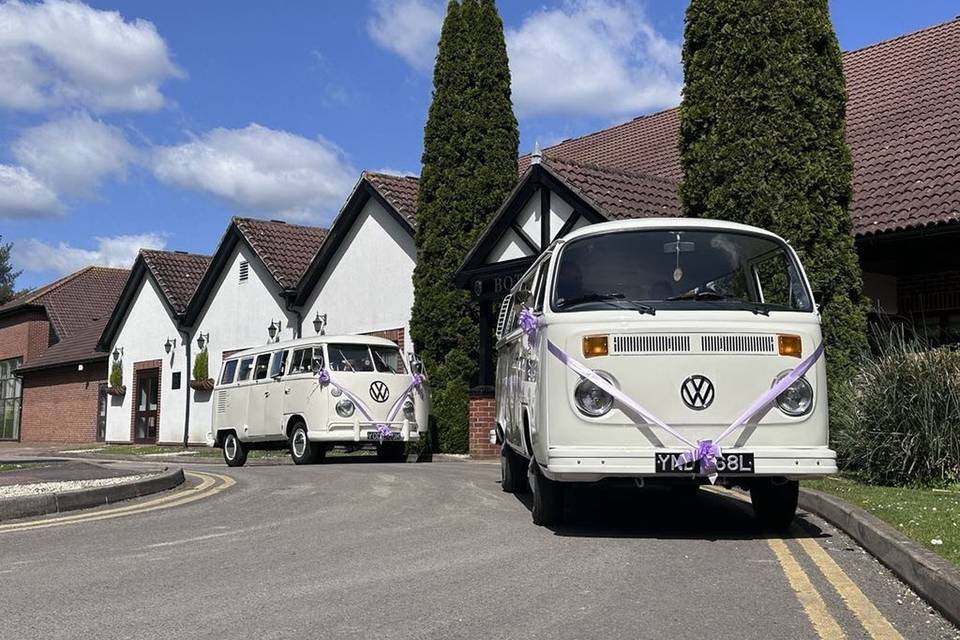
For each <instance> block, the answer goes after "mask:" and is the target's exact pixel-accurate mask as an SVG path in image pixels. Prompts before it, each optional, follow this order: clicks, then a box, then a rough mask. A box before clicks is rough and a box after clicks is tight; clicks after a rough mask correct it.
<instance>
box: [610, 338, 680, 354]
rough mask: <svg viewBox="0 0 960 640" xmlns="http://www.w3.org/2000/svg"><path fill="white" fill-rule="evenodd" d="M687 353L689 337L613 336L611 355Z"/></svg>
mask: <svg viewBox="0 0 960 640" xmlns="http://www.w3.org/2000/svg"><path fill="white" fill-rule="evenodd" d="M689 352H690V336H678V335H656V334H653V335H650V334H647V335H621V336H613V352H612V353H613V355H637V354H645V353H689Z"/></svg>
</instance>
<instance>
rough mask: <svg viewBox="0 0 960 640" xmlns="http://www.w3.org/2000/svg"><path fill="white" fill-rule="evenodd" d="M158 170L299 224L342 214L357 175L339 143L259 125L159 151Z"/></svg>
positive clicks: (179, 182)
mask: <svg viewBox="0 0 960 640" xmlns="http://www.w3.org/2000/svg"><path fill="white" fill-rule="evenodd" d="M153 171H154V175H156V177H157V178H158V179H159V180H161V181H163V182H166V183H168V184H172V185H176V186H179V187H183V188H186V189H194V190H197V191H205V192H207V193H210V194H212V195H214V196H217V197H218V198H220V199H222V200H224V201H226V202H227V203H229V204H230V205H232V206H235V207H238V208H240V209H242V210H245V211H248V212H261V213H270V214H272V215H278V216H280V217H284V218H288V219H293V220H317V219H320V218H321V217H322V216H323V215H324V214H328V213H332V212H333V211H336V210H337V208H339V206H340V205H341V204H342V203H343V198H344V197H345V196H346V194H347V193H348V192H349V191H350V189H351V187H352V186H353V183H354V182H355V181H356V175H357V171H356V170H355V169H354V168H353V167H352V166H350V164H349V162H347V160H346V158H345V157H344V155H343V152H342V151H341V150H340V149H339V148H338V147H337V146H336V145H334V144H333V143H331V142H328V141H327V140H324V139H323V138H317V139H315V140H311V139H308V138H304V137H302V136H298V135H295V134H292V133H288V132H286V131H276V130H274V129H269V128H267V127H263V126H260V125H258V124H251V125H249V126H247V127H245V128H243V129H223V128H218V129H213V130H211V131H208V132H207V133H205V134H203V135H202V136H200V137H198V138H196V139H194V140H193V141H191V142H187V143H184V144H180V145H175V146H169V147H158V148H156V149H155V151H154V156H153Z"/></svg>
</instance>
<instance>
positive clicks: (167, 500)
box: [0, 471, 237, 534]
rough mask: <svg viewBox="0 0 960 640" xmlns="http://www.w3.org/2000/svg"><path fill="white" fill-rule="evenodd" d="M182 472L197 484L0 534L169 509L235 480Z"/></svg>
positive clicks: (17, 525)
mask: <svg viewBox="0 0 960 640" xmlns="http://www.w3.org/2000/svg"><path fill="white" fill-rule="evenodd" d="M184 475H186V476H189V477H191V478H194V479H196V480H199V484H197V486H195V487H191V488H190V489H186V490H183V491H177V492H174V493H172V494H169V495H164V496H162V497H159V498H154V499H152V500H147V501H145V502H139V503H137V504H132V505H128V506H125V507H113V508H110V509H103V510H100V511H92V512H87V513H77V514H74V515H69V516H57V517H54V518H44V519H43V520H31V521H29V522H14V523H11V524H5V525H0V534H2V533H12V532H15V531H28V530H29V531H33V530H35V529H47V528H49V527H62V526H64V525H68V524H76V523H80V522H96V521H98V520H110V519H113V518H121V517H123V516H132V515H136V514H140V513H149V512H150V511H157V510H159V509H169V508H171V507H178V506H180V505H184V504H189V503H191V502H195V501H197V500H202V499H204V498H210V497H213V496H215V495H217V494H218V493H220V492H221V491H225V490H227V489H229V488H230V487H232V486H233V485H235V484H236V483H237V481H236V480H234V479H233V478H231V477H230V476H225V475H222V474H219V473H207V472H200V471H184Z"/></svg>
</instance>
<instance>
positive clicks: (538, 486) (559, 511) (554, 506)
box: [527, 458, 563, 527]
mask: <svg viewBox="0 0 960 640" xmlns="http://www.w3.org/2000/svg"><path fill="white" fill-rule="evenodd" d="M527 476H528V478H529V482H530V489H531V490H532V491H533V509H532V510H531V511H532V515H533V524H535V525H539V526H541V527H549V526H552V525H557V524H563V485H562V484H561V483H559V482H554V481H553V480H549V479H548V478H547V477H546V476H544V475H543V472H541V471H540V465H538V464H537V461H536V460H535V459H533V458H531V459H530V466H529V468H528V471H527Z"/></svg>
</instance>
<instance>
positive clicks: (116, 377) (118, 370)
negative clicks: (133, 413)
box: [110, 360, 123, 388]
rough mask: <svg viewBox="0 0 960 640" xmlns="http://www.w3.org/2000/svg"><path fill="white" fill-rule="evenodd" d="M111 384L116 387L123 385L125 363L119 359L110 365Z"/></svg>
mask: <svg viewBox="0 0 960 640" xmlns="http://www.w3.org/2000/svg"><path fill="white" fill-rule="evenodd" d="M110 386H111V387H114V388H117V387H122V386H123V363H122V362H121V361H119V360H117V361H116V362H114V363H113V366H111V367H110Z"/></svg>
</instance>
